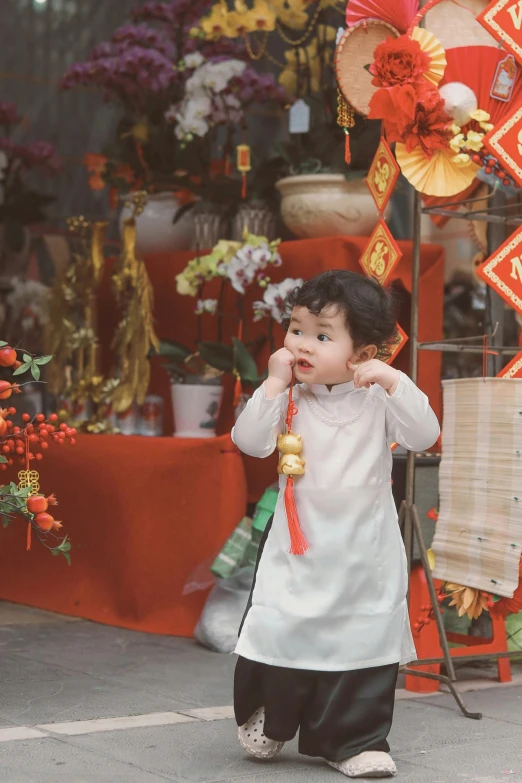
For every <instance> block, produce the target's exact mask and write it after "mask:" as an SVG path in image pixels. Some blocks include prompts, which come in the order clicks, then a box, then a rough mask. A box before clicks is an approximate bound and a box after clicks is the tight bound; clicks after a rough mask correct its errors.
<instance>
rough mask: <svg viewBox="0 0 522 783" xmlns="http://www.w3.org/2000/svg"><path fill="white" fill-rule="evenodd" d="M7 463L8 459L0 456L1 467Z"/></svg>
mask: <svg viewBox="0 0 522 783" xmlns="http://www.w3.org/2000/svg"><path fill="white" fill-rule="evenodd" d="M6 462H7V457H4V455H3V454H0V465H5V463H6Z"/></svg>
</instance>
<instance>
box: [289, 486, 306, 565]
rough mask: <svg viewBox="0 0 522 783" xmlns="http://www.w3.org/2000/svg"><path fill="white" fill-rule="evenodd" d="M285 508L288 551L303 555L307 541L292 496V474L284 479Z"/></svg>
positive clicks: (292, 553)
mask: <svg viewBox="0 0 522 783" xmlns="http://www.w3.org/2000/svg"><path fill="white" fill-rule="evenodd" d="M285 509H286V518H287V520H288V530H289V533H290V549H289V552H290V554H291V555H304V554H305V552H306V551H307V550H308V541H307V540H306V538H305V537H304V534H303V531H302V530H301V524H300V522H299V516H298V514H297V507H296V505H295V497H294V479H293V477H292V476H288V478H287V480H286V487H285Z"/></svg>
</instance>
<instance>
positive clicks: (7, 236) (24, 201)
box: [0, 102, 60, 280]
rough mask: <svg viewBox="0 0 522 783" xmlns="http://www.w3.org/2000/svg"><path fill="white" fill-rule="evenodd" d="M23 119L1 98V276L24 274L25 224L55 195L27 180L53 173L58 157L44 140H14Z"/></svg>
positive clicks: (37, 217) (26, 256)
mask: <svg viewBox="0 0 522 783" xmlns="http://www.w3.org/2000/svg"><path fill="white" fill-rule="evenodd" d="M21 122H22V117H21V116H20V115H19V114H18V111H17V108H16V106H15V104H14V103H2V102H0V128H1V130H2V132H3V135H0V277H2V278H4V279H9V280H11V279H12V278H13V277H23V276H24V274H25V272H26V269H27V266H28V264H29V248H30V235H29V231H28V229H27V226H30V225H32V224H33V223H39V222H41V221H42V220H44V218H45V207H46V206H48V204H50V203H51V202H52V201H53V200H54V197H53V196H51V195H47V194H45V193H41V192H40V191H39V190H37V189H35V188H32V187H31V186H30V185H29V184H28V178H29V175H30V173H31V172H32V171H35V170H38V171H40V172H44V173H45V174H50V175H52V174H55V173H56V172H57V171H58V169H59V165H60V163H59V160H58V158H57V156H56V153H55V150H54V147H53V146H52V145H51V144H48V143H47V142H45V141H32V142H29V143H27V144H16V143H15V142H14V141H12V138H11V136H12V132H13V130H14V128H15V127H16V126H17V125H19V124H20V123H21Z"/></svg>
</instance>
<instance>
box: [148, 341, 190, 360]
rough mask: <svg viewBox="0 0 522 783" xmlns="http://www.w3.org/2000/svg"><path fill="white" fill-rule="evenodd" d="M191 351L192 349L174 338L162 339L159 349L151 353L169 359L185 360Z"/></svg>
mask: <svg viewBox="0 0 522 783" xmlns="http://www.w3.org/2000/svg"><path fill="white" fill-rule="evenodd" d="M191 353H192V351H190V350H189V349H188V348H187V347H186V346H184V345H182V344H181V343H177V342H175V341H174V340H160V344H159V351H157V352H156V351H152V352H151V354H150V355H151V356H165V357H167V358H168V359H173V360H174V361H175V362H184V361H185V359H186V358H187V356H190V354H191Z"/></svg>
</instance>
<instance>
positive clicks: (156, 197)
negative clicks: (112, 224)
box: [120, 193, 194, 255]
mask: <svg viewBox="0 0 522 783" xmlns="http://www.w3.org/2000/svg"><path fill="white" fill-rule="evenodd" d="M178 209H179V201H178V199H177V198H176V196H175V195H174V194H173V193H155V194H152V195H149V197H148V200H147V203H146V205H145V209H144V210H143V212H142V213H141V215H139V216H138V217H137V218H136V250H137V252H138V254H140V255H142V254H143V253H172V252H174V251H176V250H188V249H189V248H190V245H191V240H192V234H193V231H194V220H193V217H192V210H189V211H188V212H186V213H185V214H184V215H183V217H182V218H180V220H178V222H177V223H173V219H174V215H175V214H176V212H177V211H178ZM131 215H132V208H131V207H129V206H127V205H125V206H124V207H123V209H122V211H121V215H120V234H121V233H122V228H123V221H124V220H125V219H126V218H129V217H131Z"/></svg>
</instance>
